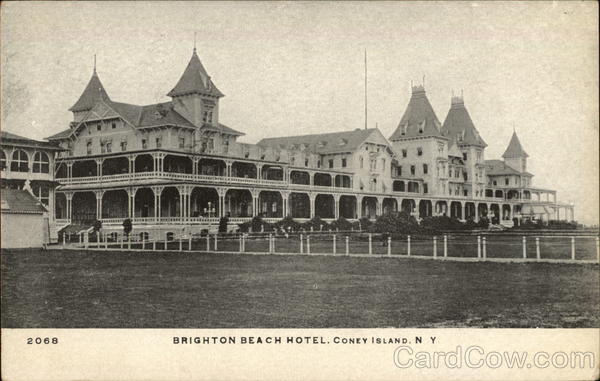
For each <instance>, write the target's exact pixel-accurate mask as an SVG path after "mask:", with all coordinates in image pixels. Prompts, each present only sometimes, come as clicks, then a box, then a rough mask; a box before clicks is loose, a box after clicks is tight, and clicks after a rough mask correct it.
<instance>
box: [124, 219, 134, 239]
mask: <svg viewBox="0 0 600 381" xmlns="http://www.w3.org/2000/svg"><path fill="white" fill-rule="evenodd" d="M132 229H133V225H132V224H131V220H130V219H129V218H127V219H125V220H124V221H123V233H125V235H126V236H128V237H129V233H131V230H132Z"/></svg>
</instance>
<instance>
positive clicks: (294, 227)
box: [274, 216, 301, 232]
mask: <svg viewBox="0 0 600 381" xmlns="http://www.w3.org/2000/svg"><path fill="white" fill-rule="evenodd" d="M274 226H275V228H276V229H277V230H281V229H283V230H285V231H286V232H289V231H293V232H295V231H298V230H300V226H301V224H300V223H299V222H296V221H294V219H293V218H292V217H290V216H287V217H285V218H284V219H282V220H281V221H277V222H276V223H275V224H274Z"/></svg>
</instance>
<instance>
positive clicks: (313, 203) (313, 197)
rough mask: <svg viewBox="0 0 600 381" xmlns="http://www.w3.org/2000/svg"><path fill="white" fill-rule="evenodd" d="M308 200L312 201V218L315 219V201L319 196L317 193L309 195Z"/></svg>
mask: <svg viewBox="0 0 600 381" xmlns="http://www.w3.org/2000/svg"><path fill="white" fill-rule="evenodd" d="M308 198H309V199H310V218H311V219H312V218H315V215H316V214H315V200H316V198H317V195H316V194H315V193H309V194H308Z"/></svg>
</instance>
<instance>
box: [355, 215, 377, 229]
mask: <svg viewBox="0 0 600 381" xmlns="http://www.w3.org/2000/svg"><path fill="white" fill-rule="evenodd" d="M357 225H358V226H357V228H358V229H360V230H369V229H370V228H371V226H372V225H373V222H372V221H371V220H370V219H369V217H361V219H359V220H358V223H357Z"/></svg>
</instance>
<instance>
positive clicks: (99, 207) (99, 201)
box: [94, 190, 104, 220]
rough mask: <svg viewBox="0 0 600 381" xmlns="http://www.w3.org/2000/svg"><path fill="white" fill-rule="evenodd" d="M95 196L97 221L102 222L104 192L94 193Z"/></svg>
mask: <svg viewBox="0 0 600 381" xmlns="http://www.w3.org/2000/svg"><path fill="white" fill-rule="evenodd" d="M94 194H95V195H96V219H97V220H100V219H102V197H103V196H104V191H102V190H97V191H94Z"/></svg>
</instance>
